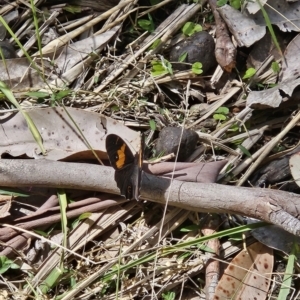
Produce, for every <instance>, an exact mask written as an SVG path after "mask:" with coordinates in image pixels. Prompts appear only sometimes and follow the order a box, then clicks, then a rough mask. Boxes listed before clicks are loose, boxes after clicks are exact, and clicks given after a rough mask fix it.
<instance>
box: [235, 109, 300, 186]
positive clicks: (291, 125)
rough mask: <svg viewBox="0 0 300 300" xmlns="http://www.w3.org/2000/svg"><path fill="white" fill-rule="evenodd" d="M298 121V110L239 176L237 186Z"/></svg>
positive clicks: (299, 117) (299, 118)
mask: <svg viewBox="0 0 300 300" xmlns="http://www.w3.org/2000/svg"><path fill="white" fill-rule="evenodd" d="M299 121H300V111H299V112H298V113H297V115H296V116H295V117H294V118H293V119H292V120H291V122H290V123H289V124H288V125H287V126H286V127H285V128H284V129H283V130H282V131H281V132H280V133H279V134H278V135H277V136H276V137H275V138H274V139H272V140H271V141H270V142H269V143H268V145H267V146H266V148H265V150H264V152H263V153H262V154H261V155H260V157H259V158H258V159H257V160H256V161H255V163H254V164H253V165H252V166H251V167H250V168H249V169H248V170H247V172H246V174H245V175H244V176H243V177H242V178H241V180H240V181H239V183H238V186H241V185H242V184H243V183H244V182H245V181H246V180H247V179H248V178H249V176H250V175H251V174H252V173H253V172H254V170H255V169H256V168H257V167H258V166H259V165H260V163H261V162H262V161H263V160H264V159H265V158H266V157H267V156H268V155H269V153H270V152H271V151H272V149H273V148H274V147H275V146H276V145H277V144H278V143H279V141H280V140H281V139H282V138H283V137H284V136H285V135H286V134H287V133H288V132H289V131H290V130H291V129H292V128H293V127H295V125H296V124H297V123H298V122H299Z"/></svg>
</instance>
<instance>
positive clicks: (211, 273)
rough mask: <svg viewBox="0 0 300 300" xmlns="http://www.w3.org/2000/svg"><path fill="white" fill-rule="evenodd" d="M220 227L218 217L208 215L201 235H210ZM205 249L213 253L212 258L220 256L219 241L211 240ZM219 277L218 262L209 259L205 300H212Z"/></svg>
mask: <svg viewBox="0 0 300 300" xmlns="http://www.w3.org/2000/svg"><path fill="white" fill-rule="evenodd" d="M219 225H220V217H219V216H218V215H210V216H209V220H208V221H207V222H206V224H205V225H204V226H205V228H203V230H202V233H203V234H204V235H211V234H214V233H215V232H216V229H217V228H218V227H219ZM207 247H208V248H210V249H212V250H213V251H214V254H212V257H213V256H215V255H218V256H219V254H220V240H219V239H213V240H209V241H208V242H207ZM219 276H220V262H219V261H218V260H215V259H210V260H208V262H207V266H206V268H205V295H206V299H207V300H211V299H214V295H215V290H216V287H217V284H218V282H219Z"/></svg>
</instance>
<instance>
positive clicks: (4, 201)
mask: <svg viewBox="0 0 300 300" xmlns="http://www.w3.org/2000/svg"><path fill="white" fill-rule="evenodd" d="M10 207H11V196H4V195H0V219H2V218H5V217H7V216H9V215H10V212H9V210H10Z"/></svg>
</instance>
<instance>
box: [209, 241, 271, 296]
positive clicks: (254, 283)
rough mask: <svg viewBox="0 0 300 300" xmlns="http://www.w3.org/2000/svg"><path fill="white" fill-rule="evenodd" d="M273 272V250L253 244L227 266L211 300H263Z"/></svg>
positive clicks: (259, 244)
mask: <svg viewBox="0 0 300 300" xmlns="http://www.w3.org/2000/svg"><path fill="white" fill-rule="evenodd" d="M272 270H273V250H272V249H270V248H268V247H266V246H264V245H263V244H261V243H254V244H252V245H251V246H249V247H248V248H247V249H246V250H243V251H241V252H240V253H239V254H238V255H237V256H236V257H235V258H234V259H233V260H232V261H231V263H230V264H229V265H228V267H227V268H226V270H225V272H224V275H223V276H222V278H221V279H220V281H219V283H218V286H217V288H216V293H215V296H214V298H213V299H215V300H216V299H232V300H233V299H256V300H265V299H266V296H267V293H268V290H269V286H270V283H271V281H270V279H271V276H272V274H271V273H272Z"/></svg>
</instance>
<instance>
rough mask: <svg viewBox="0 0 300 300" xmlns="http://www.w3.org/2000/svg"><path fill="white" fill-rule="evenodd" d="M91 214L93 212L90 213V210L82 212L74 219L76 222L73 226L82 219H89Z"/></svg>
mask: <svg viewBox="0 0 300 300" xmlns="http://www.w3.org/2000/svg"><path fill="white" fill-rule="evenodd" d="M91 215H92V213H90V212H86V213H83V214H81V215H80V216H79V217H78V218H77V219H76V220H74V222H73V223H72V225H71V228H72V229H74V228H75V227H76V226H77V225H78V224H79V222H80V221H81V220H85V219H88V218H89V217H90V216H91Z"/></svg>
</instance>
